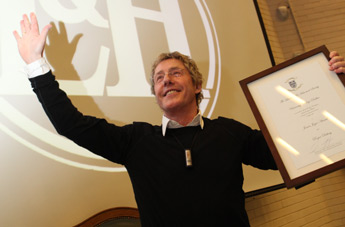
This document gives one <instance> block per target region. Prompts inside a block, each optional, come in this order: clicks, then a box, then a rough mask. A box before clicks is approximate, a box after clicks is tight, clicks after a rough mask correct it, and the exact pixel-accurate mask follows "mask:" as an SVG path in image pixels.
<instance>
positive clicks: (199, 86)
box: [195, 84, 202, 94]
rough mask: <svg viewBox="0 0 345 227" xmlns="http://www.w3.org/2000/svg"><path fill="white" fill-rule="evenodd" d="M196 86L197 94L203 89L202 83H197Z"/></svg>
mask: <svg viewBox="0 0 345 227" xmlns="http://www.w3.org/2000/svg"><path fill="white" fill-rule="evenodd" d="M195 88H196V90H195V94H199V93H200V92H201V90H202V84H196V85H195Z"/></svg>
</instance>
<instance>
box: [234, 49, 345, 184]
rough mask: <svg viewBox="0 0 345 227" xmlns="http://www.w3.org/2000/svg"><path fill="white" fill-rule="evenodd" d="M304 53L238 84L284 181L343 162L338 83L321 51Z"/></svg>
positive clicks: (342, 101) (342, 102) (344, 112)
mask: <svg viewBox="0 0 345 227" xmlns="http://www.w3.org/2000/svg"><path fill="white" fill-rule="evenodd" d="M324 48H325V47H324ZM309 55H310V54H309ZM309 55H308V54H307V55H306V56H307V57H305V58H303V57H301V59H300V60H296V62H294V63H288V64H285V65H284V64H283V66H280V67H279V69H272V70H269V71H267V72H263V73H262V74H261V75H259V74H258V75H254V77H252V78H251V79H250V78H247V79H246V80H244V81H241V82H240V83H241V86H242V88H245V89H244V91H245V93H246V92H247V94H246V97H247V99H248V101H249V103H250V105H251V107H252V110H253V112H254V115H255V116H256V118H257V120H258V119H259V121H258V123H259V126H260V128H261V129H262V131H263V132H264V135H265V131H267V134H268V135H269V141H268V144H269V145H270V143H271V146H270V148H271V150H272V147H274V149H273V150H276V151H277V153H278V155H279V159H278V162H280V161H282V164H283V172H284V171H286V172H287V174H288V178H289V180H293V179H294V178H298V177H301V176H303V175H306V174H309V173H311V172H315V171H318V170H319V169H322V168H323V167H327V166H329V165H332V164H334V163H337V162H339V161H344V160H345V89H344V86H343V84H342V82H341V81H340V79H339V77H338V75H337V74H336V73H334V72H331V71H330V70H329V69H328V59H327V58H326V56H325V54H324V53H322V52H320V53H318V52H317V51H316V54H312V55H311V56H309ZM292 62H293V61H292ZM253 78H254V79H253ZM246 89H248V90H246ZM267 134H266V135H265V138H266V140H267V138H268V136H267ZM272 153H273V152H272ZM276 156H277V155H276ZM275 159H276V157H275ZM276 162H277V159H276ZM278 162H277V165H278V168H279V163H278ZM344 165H345V163H344ZM279 170H281V169H280V168H279ZM281 172H282V171H281ZM283 178H284V176H283ZM284 180H285V179H284ZM309 180H310V179H309ZM298 183H301V181H298Z"/></svg>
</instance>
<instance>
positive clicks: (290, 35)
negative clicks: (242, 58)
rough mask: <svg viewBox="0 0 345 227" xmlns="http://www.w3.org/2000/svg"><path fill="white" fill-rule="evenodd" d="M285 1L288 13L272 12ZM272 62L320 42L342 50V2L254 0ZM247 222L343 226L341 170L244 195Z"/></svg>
mask: <svg viewBox="0 0 345 227" xmlns="http://www.w3.org/2000/svg"><path fill="white" fill-rule="evenodd" d="M284 4H285V5H286V4H289V6H290V9H291V10H290V11H289V14H288V18H287V19H286V20H282V19H281V18H279V17H278V15H277V7H278V6H279V5H284ZM259 5H260V9H261V12H262V17H263V19H264V23H265V26H266V28H267V33H268V35H269V36H270V37H269V39H270V43H271V47H272V49H273V53H274V57H275V60H276V63H279V62H282V61H284V60H287V59H289V58H291V57H293V56H294V54H295V53H296V54H297V53H298V52H300V51H306V50H309V49H312V48H315V47H317V46H319V45H323V44H325V45H326V46H327V47H328V49H329V50H338V51H339V52H340V53H341V54H342V55H344V54H345V49H344V48H345V45H344V43H345V40H344V37H345V29H344V26H345V23H344V17H345V11H344V7H345V2H344V1H328V0H317V1H316V0H305V1H300V0H290V1H280V0H263V1H259ZM246 207H247V210H248V215H249V218H250V222H251V224H252V226H284V227H285V226H286V227H288V226H291V227H296V226H344V225H345V169H341V170H338V171H336V172H334V173H332V174H329V175H326V176H323V177H321V178H319V179H317V180H316V182H314V183H311V184H309V185H307V186H305V187H302V188H301V189H298V190H295V189H289V190H287V189H279V190H276V191H273V192H269V193H265V194H262V195H259V196H254V197H250V198H247V199H246Z"/></svg>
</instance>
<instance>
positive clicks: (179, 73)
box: [171, 70, 181, 77]
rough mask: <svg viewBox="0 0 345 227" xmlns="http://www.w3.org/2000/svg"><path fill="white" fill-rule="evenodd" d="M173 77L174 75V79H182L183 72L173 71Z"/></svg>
mask: <svg viewBox="0 0 345 227" xmlns="http://www.w3.org/2000/svg"><path fill="white" fill-rule="evenodd" d="M171 75H173V76H174V77H180V76H181V72H180V71H178V70H176V71H172V72H171Z"/></svg>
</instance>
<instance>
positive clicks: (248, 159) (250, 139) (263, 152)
mask: <svg viewBox="0 0 345 227" xmlns="http://www.w3.org/2000/svg"><path fill="white" fill-rule="evenodd" d="M219 119H220V120H221V122H222V125H224V126H225V127H226V129H227V130H228V132H229V133H230V134H231V135H232V136H234V137H235V138H237V141H238V142H239V144H240V147H241V155H242V162H243V163H244V164H246V165H251V166H254V167H256V168H259V169H274V170H276V169H277V166H276V163H275V161H274V158H273V156H272V153H271V151H270V149H269V147H268V145H267V143H266V140H265V138H264V136H263V134H262V133H261V131H259V130H255V129H251V128H250V127H248V126H246V125H244V124H242V123H240V122H238V121H235V120H232V119H226V118H222V117H220V118H219Z"/></svg>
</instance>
